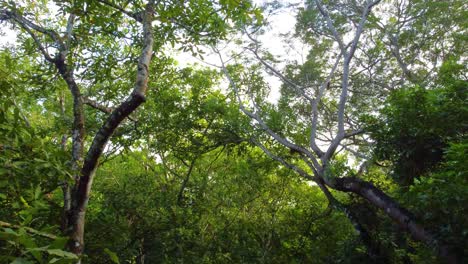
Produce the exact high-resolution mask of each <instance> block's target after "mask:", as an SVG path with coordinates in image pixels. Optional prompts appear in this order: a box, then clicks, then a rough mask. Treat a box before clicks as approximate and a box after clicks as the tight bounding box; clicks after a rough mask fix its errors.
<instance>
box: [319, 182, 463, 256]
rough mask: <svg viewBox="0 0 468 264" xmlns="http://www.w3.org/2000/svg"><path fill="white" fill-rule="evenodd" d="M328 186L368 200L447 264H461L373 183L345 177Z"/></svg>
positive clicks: (445, 246)
mask: <svg viewBox="0 0 468 264" xmlns="http://www.w3.org/2000/svg"><path fill="white" fill-rule="evenodd" d="M326 184H327V185H328V186H330V187H331V188H333V189H336V190H339V191H343V192H352V193H355V194H357V195H359V196H361V197H363V198H365V199H367V200H368V201H369V202H370V203H371V204H373V205H374V206H376V207H378V208H380V209H382V210H383V211H384V212H385V214H387V215H388V216H389V217H390V218H391V219H393V220H394V221H395V222H396V223H397V224H398V225H399V226H401V227H402V228H403V229H404V230H407V231H408V232H409V233H410V234H411V236H412V237H413V238H414V239H415V240H417V241H421V242H423V243H425V244H426V245H428V246H429V247H430V248H432V249H433V250H434V251H436V252H437V254H438V255H439V256H440V257H441V258H443V259H445V260H446V262H447V263H459V261H458V259H457V258H456V257H455V256H454V255H452V253H451V251H450V250H449V247H448V246H447V245H444V244H442V243H440V242H439V241H438V240H437V239H436V238H435V237H434V236H433V235H432V234H431V233H429V232H428V231H427V230H425V229H424V228H423V227H422V226H420V225H419V224H418V223H417V222H416V219H415V217H414V216H413V215H412V214H411V213H410V212H408V211H407V210H406V209H404V208H402V207H401V206H400V205H399V204H398V203H397V202H396V201H394V200H393V199H392V198H390V197H389V196H388V195H386V194H385V193H384V192H382V191H381V190H380V189H378V188H376V187H375V186H374V185H373V184H372V183H369V182H366V181H363V180H360V179H358V178H350V177H344V178H334V179H333V180H327V181H326Z"/></svg>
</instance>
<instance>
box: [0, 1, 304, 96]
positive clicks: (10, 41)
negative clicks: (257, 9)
mask: <svg viewBox="0 0 468 264" xmlns="http://www.w3.org/2000/svg"><path fill="white" fill-rule="evenodd" d="M253 2H254V4H255V5H257V6H262V5H264V4H266V3H271V2H274V1H272V0H253ZM291 2H295V3H300V2H301V1H298V0H295V1H282V3H291ZM268 20H269V21H270V23H271V24H270V27H269V28H267V29H266V30H265V33H264V34H263V35H262V36H260V37H259V40H260V42H261V43H262V47H263V48H265V49H267V50H268V51H269V52H270V53H272V54H273V55H275V56H276V57H277V58H278V59H281V60H283V59H287V60H289V61H291V60H298V61H300V62H302V58H303V56H304V47H299V46H298V45H295V46H296V47H294V49H291V47H290V46H287V45H286V44H285V43H284V42H283V41H282V40H281V38H280V37H279V35H280V34H286V33H290V32H293V30H294V26H295V23H296V17H295V14H294V13H291V11H290V10H289V11H288V10H287V11H282V12H277V13H275V14H273V15H271V16H269V17H268ZM16 41H17V37H16V34H15V32H14V31H13V30H11V29H10V28H9V27H8V26H5V24H3V25H1V26H0V47H2V46H3V47H8V46H14V45H15V44H16ZM231 46H232V45H231ZM229 48H230V47H228V48H227V50H229ZM230 49H231V50H233V48H230ZM206 50H208V49H206ZM175 58H176V60H177V61H178V63H179V66H180V67H185V66H189V65H193V64H199V65H204V66H208V64H215V65H219V64H220V63H219V58H218V56H217V55H215V54H210V53H209V52H207V54H206V55H205V56H204V61H205V62H207V63H208V64H205V63H203V61H201V60H200V59H199V58H194V57H193V56H192V55H191V54H190V53H183V52H175ZM224 59H225V60H226V59H228V57H227V56H226V58H224ZM279 65H280V67H282V66H284V65H285V63H282V64H279ZM265 77H266V79H267V81H268V83H269V84H270V86H271V93H270V96H269V98H267V99H268V101H270V102H276V101H277V100H278V98H279V92H278V90H279V87H280V85H281V81H280V80H279V79H278V78H276V77H273V76H265Z"/></svg>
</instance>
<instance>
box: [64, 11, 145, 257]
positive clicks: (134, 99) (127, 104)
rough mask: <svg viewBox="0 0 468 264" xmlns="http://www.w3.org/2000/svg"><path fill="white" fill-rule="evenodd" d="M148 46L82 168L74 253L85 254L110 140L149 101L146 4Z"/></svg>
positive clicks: (75, 211)
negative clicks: (91, 203)
mask: <svg viewBox="0 0 468 264" xmlns="http://www.w3.org/2000/svg"><path fill="white" fill-rule="evenodd" d="M143 18H144V19H143V36H144V41H143V43H144V46H143V50H142V53H141V56H140V59H139V61H138V68H137V77H136V82H135V86H134V89H133V91H132V93H131V95H130V96H129V97H128V98H127V99H126V100H125V101H124V102H122V104H120V105H119V106H118V107H117V108H116V109H115V110H113V111H112V113H111V114H110V116H109V117H108V118H107V120H106V121H105V122H104V124H103V126H102V127H101V128H100V129H99V131H98V132H97V134H96V136H95V137H94V139H93V142H92V144H91V146H90V148H89V150H88V153H87V154H86V158H85V161H84V164H83V167H82V169H81V177H80V179H79V183H78V186H77V188H76V190H75V199H74V204H73V208H72V211H73V212H72V216H71V218H72V219H71V222H72V223H74V226H73V227H74V230H73V232H72V233H71V243H70V244H71V245H72V249H73V252H77V253H79V254H80V253H81V252H82V251H83V244H84V242H83V234H84V216H85V211H86V207H87V204H88V200H89V194H90V191H91V185H92V182H93V178H94V175H95V171H96V169H97V166H98V161H99V158H100V156H101V154H102V153H103V151H104V148H105V146H106V144H107V142H108V141H109V139H110V137H111V136H112V134H113V133H114V131H115V130H116V128H117V127H118V126H119V125H120V123H121V122H122V121H123V120H124V119H125V118H126V117H128V116H129V115H130V114H131V113H132V112H133V111H134V110H135V109H136V108H137V107H138V106H140V105H141V104H142V103H143V102H144V101H145V94H146V90H147V88H148V78H149V66H150V61H151V57H152V52H153V32H152V26H151V22H152V21H153V4H152V2H150V3H149V4H147V5H146V8H145V12H144V17H143Z"/></svg>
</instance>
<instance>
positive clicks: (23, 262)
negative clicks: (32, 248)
mask: <svg viewBox="0 0 468 264" xmlns="http://www.w3.org/2000/svg"><path fill="white" fill-rule="evenodd" d="M11 264H34V262H32V261H29V260H27V259H24V258H16V259H15V260H13V262H11Z"/></svg>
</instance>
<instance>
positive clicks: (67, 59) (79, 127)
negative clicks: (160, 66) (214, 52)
mask: <svg viewBox="0 0 468 264" xmlns="http://www.w3.org/2000/svg"><path fill="white" fill-rule="evenodd" d="M52 7H53V8H57V9H58V14H60V16H59V17H58V18H55V19H52V21H50V20H49V21H47V20H42V18H41V15H42V14H43V12H47V10H48V9H50V8H52ZM251 10H252V7H251V5H250V4H249V3H248V2H245V3H241V4H233V3H231V2H225V1H221V2H219V3H215V2H211V1H198V2H190V3H188V4H187V5H186V4H184V3H183V2H178V1H176V2H173V1H148V2H147V3H142V2H141V1H125V2H121V3H116V2H114V1H64V2H61V3H57V6H53V5H52V4H50V3H48V2H47V1H44V2H41V3H37V4H32V5H29V3H28V2H26V3H17V2H15V1H9V2H4V3H2V4H1V9H0V20H1V21H7V22H9V23H11V24H13V25H17V26H18V27H19V28H20V29H21V31H22V32H23V33H24V34H26V35H28V36H29V38H30V39H29V40H32V41H33V42H34V45H29V46H28V47H27V49H26V50H28V51H32V50H38V51H40V53H41V54H42V56H43V59H44V60H45V62H47V63H49V65H53V66H54V67H55V69H56V71H57V72H58V73H59V75H60V77H61V78H62V80H63V81H64V82H65V84H66V86H67V87H68V89H69V91H70V93H71V95H72V102H73V117H72V120H73V125H72V128H71V132H70V133H66V134H65V135H64V136H65V137H68V135H71V150H70V151H71V168H70V170H71V174H72V175H73V181H72V182H71V183H70V184H69V183H68V182H64V183H63V192H64V218H63V220H64V221H63V222H64V223H63V231H64V232H65V233H66V234H68V235H69V237H70V241H69V248H70V250H71V251H72V252H73V253H75V254H77V255H80V254H81V253H82V252H83V248H84V239H83V235H84V226H85V213H86V208H87V205H88V201H89V195H90V192H91V186H92V182H93V179H94V175H95V172H96V169H97V168H98V166H99V158H100V157H101V155H102V153H103V151H104V149H105V147H106V146H107V144H108V142H109V140H110V138H111V136H112V135H113V134H114V132H115V131H116V129H117V128H118V127H119V126H120V125H121V123H122V122H127V121H125V120H130V121H131V120H132V119H133V118H132V117H130V115H131V114H132V113H134V112H135V110H136V109H137V108H138V107H139V106H140V105H141V104H142V103H143V102H144V101H145V100H146V93H147V90H148V81H149V78H150V71H152V69H153V68H152V65H151V59H152V57H155V56H159V55H160V54H162V53H163V52H164V45H165V44H166V43H171V44H172V45H173V46H174V45H175V43H178V44H180V45H182V47H183V49H184V50H191V51H192V52H196V49H195V46H196V45H197V44H198V43H203V42H209V43H214V42H215V40H216V38H218V37H222V36H223V35H224V34H226V32H227V31H228V28H229V26H228V24H229V23H230V21H246V20H247V19H249V14H250V12H251ZM60 17H67V20H66V21H64V20H63V19H61V18H60ZM155 21H158V23H157V25H153V24H155ZM125 40H128V41H129V44H128V45H125V46H122V45H120V44H121V41H125ZM137 54H139V55H137ZM136 61H137V62H136ZM104 65H105V67H102V66H104ZM133 65H135V66H133ZM128 67H130V68H131V69H136V70H132V71H128ZM125 69H126V70H125ZM119 73H120V74H122V75H124V76H126V75H127V74H129V73H131V74H134V75H135V76H136V80H135V81H134V82H133V83H131V82H130V81H129V79H125V81H124V82H122V83H117V84H116V85H115V86H112V80H111V79H109V78H112V77H113V76H115V74H119ZM120 77H122V76H120ZM155 77H157V76H155ZM106 86H108V87H111V88H106V89H105V90H101V89H103V87H106ZM129 86H133V88H132V90H131V93H130V95H128V96H127V97H126V99H117V98H123V96H126V93H127V91H128V88H127V87H129ZM101 97H103V98H106V97H113V99H115V100H113V103H112V104H111V103H107V102H98V101H95V100H94V99H95V98H101ZM84 105H89V106H91V107H94V108H96V109H98V110H100V111H102V112H105V113H106V114H107V117H105V118H104V120H103V121H102V122H101V124H99V125H98V129H97V130H94V131H92V132H91V134H88V136H87V133H86V129H85V120H86V116H85V109H84ZM110 105H113V107H109V106H110ZM88 132H90V131H88ZM89 139H91V141H89ZM66 143H67V142H66V140H64V145H66ZM88 143H90V145H89V148H88V149H87V151H86V152H85V145H87V144H88Z"/></svg>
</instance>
